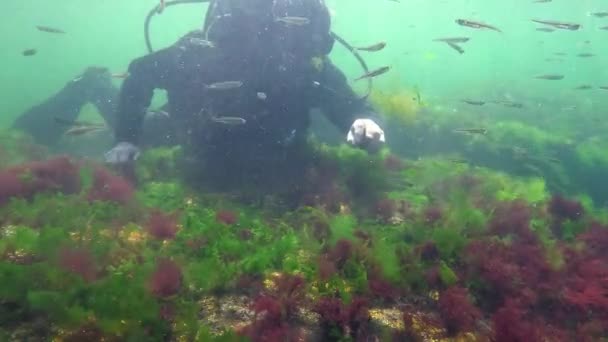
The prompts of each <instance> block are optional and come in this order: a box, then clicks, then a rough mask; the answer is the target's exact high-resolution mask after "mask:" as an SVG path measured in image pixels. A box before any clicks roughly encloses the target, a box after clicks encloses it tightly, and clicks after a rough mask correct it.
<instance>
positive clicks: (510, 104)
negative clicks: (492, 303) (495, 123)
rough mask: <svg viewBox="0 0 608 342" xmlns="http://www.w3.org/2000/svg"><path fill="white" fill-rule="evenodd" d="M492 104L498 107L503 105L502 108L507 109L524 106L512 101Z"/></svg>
mask: <svg viewBox="0 0 608 342" xmlns="http://www.w3.org/2000/svg"><path fill="white" fill-rule="evenodd" d="M494 103H496V104H499V105H503V106H505V107H509V108H524V104H523V103H519V102H513V101H494Z"/></svg>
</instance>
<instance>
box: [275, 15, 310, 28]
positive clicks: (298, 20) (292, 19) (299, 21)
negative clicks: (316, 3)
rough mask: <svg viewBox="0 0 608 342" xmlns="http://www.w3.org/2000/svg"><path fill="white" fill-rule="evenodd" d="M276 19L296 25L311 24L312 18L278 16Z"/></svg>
mask: <svg viewBox="0 0 608 342" xmlns="http://www.w3.org/2000/svg"><path fill="white" fill-rule="evenodd" d="M275 21H277V22H281V23H284V24H287V25H294V26H304V25H308V24H310V19H308V18H306V17H289V16H287V17H277V18H276V19H275Z"/></svg>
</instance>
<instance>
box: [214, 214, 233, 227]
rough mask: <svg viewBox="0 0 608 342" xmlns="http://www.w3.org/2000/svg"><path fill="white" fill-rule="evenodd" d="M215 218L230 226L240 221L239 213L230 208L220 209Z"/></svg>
mask: <svg viewBox="0 0 608 342" xmlns="http://www.w3.org/2000/svg"><path fill="white" fill-rule="evenodd" d="M215 220H216V221H217V222H218V223H222V224H225V225H228V226H231V225H233V224H236V223H237V222H238V215H237V214H236V213H235V212H233V211H230V210H219V211H217V212H216V213H215Z"/></svg>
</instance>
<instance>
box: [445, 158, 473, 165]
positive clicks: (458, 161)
mask: <svg viewBox="0 0 608 342" xmlns="http://www.w3.org/2000/svg"><path fill="white" fill-rule="evenodd" d="M448 161H449V162H450V163H453V164H468V163H469V161H468V160H466V159H462V158H448Z"/></svg>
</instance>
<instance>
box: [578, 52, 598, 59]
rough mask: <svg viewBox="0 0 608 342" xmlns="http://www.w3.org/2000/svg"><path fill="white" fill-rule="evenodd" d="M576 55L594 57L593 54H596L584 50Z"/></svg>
mask: <svg viewBox="0 0 608 342" xmlns="http://www.w3.org/2000/svg"><path fill="white" fill-rule="evenodd" d="M576 56H577V57H582V58H586V57H593V56H595V55H594V54H592V53H589V52H583V53H579V54H578V55H576Z"/></svg>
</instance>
